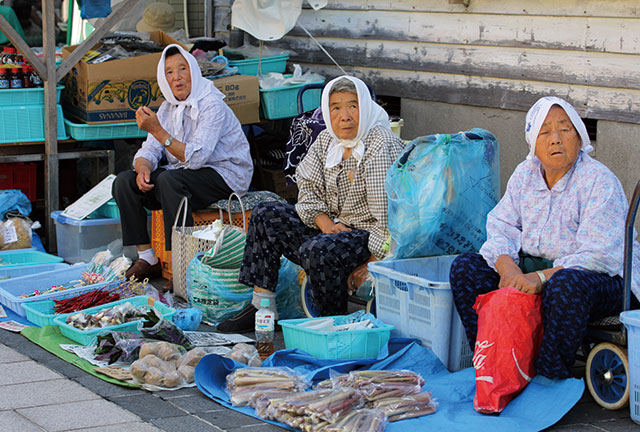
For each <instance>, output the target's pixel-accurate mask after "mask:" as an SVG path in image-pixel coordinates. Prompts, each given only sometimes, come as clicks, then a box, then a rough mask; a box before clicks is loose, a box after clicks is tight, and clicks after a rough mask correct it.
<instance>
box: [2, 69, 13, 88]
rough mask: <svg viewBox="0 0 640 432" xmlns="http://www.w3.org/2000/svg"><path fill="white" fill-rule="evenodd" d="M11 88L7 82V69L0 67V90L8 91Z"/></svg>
mask: <svg viewBox="0 0 640 432" xmlns="http://www.w3.org/2000/svg"><path fill="white" fill-rule="evenodd" d="M10 87H11V82H10V81H9V69H7V68H4V67H0V90H4V89H8V88H10Z"/></svg>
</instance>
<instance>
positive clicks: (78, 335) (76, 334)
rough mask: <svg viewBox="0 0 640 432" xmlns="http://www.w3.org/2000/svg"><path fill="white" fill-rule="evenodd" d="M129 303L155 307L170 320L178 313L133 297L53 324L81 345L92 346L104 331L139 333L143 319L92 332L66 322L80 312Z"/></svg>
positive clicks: (61, 317) (99, 308) (58, 318)
mask: <svg viewBox="0 0 640 432" xmlns="http://www.w3.org/2000/svg"><path fill="white" fill-rule="evenodd" d="M127 302H129V303H131V304H132V305H133V306H142V305H148V306H149V307H150V308H151V307H154V308H156V309H157V310H158V311H159V312H160V313H161V314H162V316H163V317H165V318H169V319H170V318H171V317H172V316H173V314H175V313H176V310H175V309H174V308H171V307H169V306H166V305H165V304H164V303H162V302H159V301H155V300H154V299H153V298H152V297H149V296H138V297H131V298H127V299H123V300H118V301H115V302H112V303H106V304H103V305H100V306H96V307H92V308H89V309H84V310H81V311H78V312H73V313H70V314H61V315H57V316H56V318H55V319H54V320H53V322H54V324H55V325H57V326H59V327H60V332H61V333H62V334H63V336H66V337H68V338H69V339H72V340H74V341H76V342H78V343H79V344H81V345H89V344H91V343H92V341H93V339H94V338H95V337H96V336H97V335H98V333H100V332H103V331H125V332H132V333H138V323H139V322H140V321H142V319H139V320H136V321H131V322H128V323H123V324H118V325H114V326H109V327H102V328H99V329H91V330H80V329H78V328H75V327H73V326H71V325H69V324H67V323H66V322H65V320H66V319H67V317H68V316H69V315H75V314H77V313H80V312H83V313H90V314H94V313H96V312H100V311H102V310H105V309H109V308H111V307H113V306H115V305H119V304H123V303H127Z"/></svg>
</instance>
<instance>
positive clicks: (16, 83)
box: [11, 78, 22, 88]
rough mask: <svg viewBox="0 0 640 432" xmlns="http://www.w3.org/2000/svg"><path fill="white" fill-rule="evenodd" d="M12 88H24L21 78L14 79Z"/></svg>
mask: <svg viewBox="0 0 640 432" xmlns="http://www.w3.org/2000/svg"><path fill="white" fill-rule="evenodd" d="M11 88H22V80H21V79H20V78H17V79H15V78H14V79H12V80H11Z"/></svg>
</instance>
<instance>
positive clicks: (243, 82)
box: [213, 75, 260, 124]
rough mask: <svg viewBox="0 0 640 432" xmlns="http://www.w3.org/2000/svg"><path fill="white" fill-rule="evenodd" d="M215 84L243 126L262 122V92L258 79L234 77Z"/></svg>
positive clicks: (246, 76) (241, 76)
mask: <svg viewBox="0 0 640 432" xmlns="http://www.w3.org/2000/svg"><path fill="white" fill-rule="evenodd" d="M213 84H214V85H215V86H216V88H217V89H218V90H220V91H221V92H222V93H224V95H225V96H226V97H225V98H224V100H225V102H227V105H229V107H230V108H231V110H232V111H233V113H234V114H235V115H236V117H238V120H240V123H241V124H251V123H258V122H259V121H260V90H259V87H258V77H256V76H252V75H233V76H230V77H226V78H220V79H217V80H214V81H213Z"/></svg>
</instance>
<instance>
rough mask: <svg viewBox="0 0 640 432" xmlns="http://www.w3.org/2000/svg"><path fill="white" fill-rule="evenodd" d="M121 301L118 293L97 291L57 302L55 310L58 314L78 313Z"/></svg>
mask: <svg viewBox="0 0 640 432" xmlns="http://www.w3.org/2000/svg"><path fill="white" fill-rule="evenodd" d="M117 300H120V295H119V294H118V293H111V292H109V291H101V290H95V291H91V292H88V293H84V294H80V295H78V296H75V297H71V298H68V299H62V300H55V306H54V307H53V310H54V312H55V313H57V314H63V313H69V312H76V311H79V310H82V309H88V308H90V307H93V306H100V305H103V304H106V303H111V302H114V301H117Z"/></svg>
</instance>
